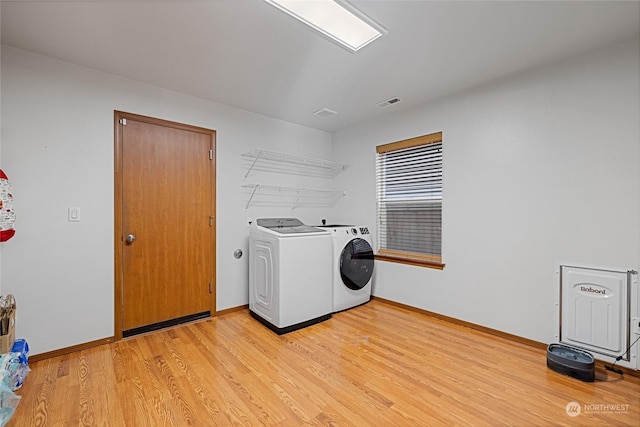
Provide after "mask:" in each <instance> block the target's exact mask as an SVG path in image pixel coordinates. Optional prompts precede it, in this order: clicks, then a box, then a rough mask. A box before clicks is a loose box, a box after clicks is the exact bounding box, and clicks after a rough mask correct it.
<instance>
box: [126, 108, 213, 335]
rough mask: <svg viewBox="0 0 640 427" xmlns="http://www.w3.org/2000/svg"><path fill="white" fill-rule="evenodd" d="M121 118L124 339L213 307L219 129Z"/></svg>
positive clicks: (129, 116) (201, 314)
mask: <svg viewBox="0 0 640 427" xmlns="http://www.w3.org/2000/svg"><path fill="white" fill-rule="evenodd" d="M115 119H116V120H115V135H116V138H115V140H116V174H115V179H116V183H115V184H116V191H115V196H116V201H115V207H116V212H115V216H116V227H115V229H116V230H115V232H116V239H115V240H116V241H115V244H116V272H115V273H116V304H115V306H116V338H121V337H122V336H123V335H124V336H128V335H131V334H134V333H137V332H143V331H146V330H152V329H155V328H157V327H161V326H164V325H168V324H171V323H179V322H180V321H184V320H189V319H196V318H200V317H206V316H209V315H210V314H211V313H215V289H214V269H215V227H214V211H215V205H214V203H215V191H214V189H215V182H214V179H215V173H214V172H215V160H214V159H215V156H214V153H215V131H212V130H208V129H202V128H197V127H192V126H188V125H182V124H178V123H172V122H166V121H162V120H158V119H152V118H149V117H143V116H138V115H134V114H128V113H122V112H118V111H116V112H115Z"/></svg>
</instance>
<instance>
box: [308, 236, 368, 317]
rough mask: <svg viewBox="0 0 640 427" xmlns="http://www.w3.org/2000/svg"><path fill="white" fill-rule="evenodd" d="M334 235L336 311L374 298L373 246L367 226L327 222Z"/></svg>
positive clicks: (334, 305)
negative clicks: (372, 282)
mask: <svg viewBox="0 0 640 427" xmlns="http://www.w3.org/2000/svg"><path fill="white" fill-rule="evenodd" d="M321 228H325V229H328V230H330V231H331V235H332V236H333V262H332V264H333V268H332V270H333V312H334V313H337V312H339V311H343V310H347V309H349V308H353V307H356V306H358V305H362V304H365V303H367V302H369V300H370V299H371V280H372V276H373V265H374V260H373V248H372V247H371V235H370V234H369V229H368V228H367V227H356V226H353V225H323V226H321Z"/></svg>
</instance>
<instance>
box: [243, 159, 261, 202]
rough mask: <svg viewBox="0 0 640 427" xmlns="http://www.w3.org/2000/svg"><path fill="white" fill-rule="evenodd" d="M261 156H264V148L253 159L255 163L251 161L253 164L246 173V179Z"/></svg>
mask: <svg viewBox="0 0 640 427" xmlns="http://www.w3.org/2000/svg"><path fill="white" fill-rule="evenodd" d="M260 156H262V150H260V152H259V153H258V155H257V156H256V158H255V159H254V160H253V163H251V166H249V170H248V171H247V173H245V174H244V179H247V177H248V176H249V174H250V173H251V170H252V169H253V167H254V166H255V165H256V162H257V161H258V160H259V159H260ZM251 197H253V195H251ZM249 201H251V200H249Z"/></svg>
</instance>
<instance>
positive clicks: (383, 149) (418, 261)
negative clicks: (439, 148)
mask: <svg viewBox="0 0 640 427" xmlns="http://www.w3.org/2000/svg"><path fill="white" fill-rule="evenodd" d="M434 143H442V132H436V133H431V134H428V135H422V136H418V137H415V138H409V139H404V140H402V141H397V142H391V143H389V144H383V145H378V146H376V186H377V185H378V184H379V183H378V174H379V172H380V171H379V170H378V169H377V168H378V165H377V161H378V160H377V158H378V156H379V155H380V154H384V153H389V152H392V151H397V150H403V149H406V148H413V147H417V146H421V145H428V144H434ZM377 191H378V190H376V206H378V203H379V199H378V193H377ZM379 215H380V212H379V211H378V208H377V207H376V223H377V224H378V227H377V233H380V227H379V222H380V216H379ZM377 237H378V245H379V242H380V240H379V239H380V236H377ZM375 259H376V260H378V261H388V262H395V263H400V264H407V265H414V266H419V267H426V268H433V269H437V270H443V269H444V267H445V264H444V263H443V262H442V255H429V254H423V253H415V252H409V251H401V250H392V249H385V248H378V249H377V252H376V254H375Z"/></svg>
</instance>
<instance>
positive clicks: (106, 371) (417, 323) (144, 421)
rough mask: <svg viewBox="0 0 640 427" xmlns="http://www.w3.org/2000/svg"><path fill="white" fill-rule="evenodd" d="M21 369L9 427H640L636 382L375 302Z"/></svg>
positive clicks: (178, 331) (192, 329) (228, 320)
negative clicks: (311, 319) (552, 365)
mask: <svg viewBox="0 0 640 427" xmlns="http://www.w3.org/2000/svg"><path fill="white" fill-rule="evenodd" d="M31 369H32V372H31V373H30V374H29V376H28V377H27V380H26V382H25V384H24V385H23V387H22V389H21V390H19V392H18V393H19V394H20V395H22V401H21V403H20V405H19V406H18V408H17V410H16V413H15V415H14V417H13V419H12V420H11V421H10V422H9V424H8V425H9V426H37V425H47V426H62V425H64V426H71V425H96V426H98V425H99V426H135V427H138V426H164V425H169V426H205V425H220V426H225V425H247V426H253V425H280V426H298V425H336V426H350V425H357V426H438V425H446V426H449V425H477V426H483V425H487V426H489V425H490V426H496V425H516V426H540V425H615V426H622V425H634V426H638V425H640V382H639V380H638V378H633V377H628V376H625V378H624V380H623V381H618V382H603V381H597V382H595V383H584V382H581V381H579V380H576V379H572V378H569V377H566V376H562V375H560V374H557V373H555V372H553V371H551V370H549V369H548V368H547V367H546V353H545V351H544V350H542V349H537V348H534V347H530V346H527V345H525V344H520V343H515V342H512V341H509V340H507V339H504V338H498V337H494V336H491V335H487V334H485V333H483V332H478V331H474V330H472V329H469V328H466V327H463V326H459V325H454V324H451V323H447V322H445V321H442V320H438V319H434V318H431V317H427V316H425V315H423V314H419V313H416V312H412V311H408V310H405V309H402V308H399V307H395V306H392V305H389V304H386V303H384V302H380V301H372V302H370V303H369V304H367V305H365V306H362V307H358V308H355V309H352V310H349V311H346V312H342V313H338V314H336V315H334V316H333V318H332V319H330V320H328V321H326V322H323V323H321V324H318V325H314V326H311V327H309V328H306V329H303V330H300V331H296V332H293V333H289V334H287V335H283V336H277V335H276V334H274V333H272V332H271V331H269V330H268V329H266V328H265V327H264V326H262V325H261V324H259V323H257V322H256V321H255V320H254V319H252V318H251V317H250V316H249V314H248V311H247V310H243V311H239V312H235V313H230V314H227V315H224V316H221V317H218V318H214V319H210V320H206V321H200V322H197V323H192V324H188V325H183V326H179V327H175V328H173V329H168V330H164V331H160V332H155V333H152V334H148V335H145V336H138V337H135V338H130V339H127V340H123V341H119V342H116V343H114V344H108V345H103V346H100V347H96V348H93V349H89V350H83V351H80V352H77V353H74V354H71V355H68V356H61V357H55V358H51V359H47V360H43V361H39V362H35V363H33V364H31ZM597 376H598V378H599V379H600V380H605V379H607V374H606V373H605V371H599V372H598V373H597ZM615 377H617V376H615V375H610V377H609V379H614V378H615ZM570 402H577V403H578V404H579V405H580V409H581V413H580V414H579V415H578V416H577V417H570V416H569V415H567V411H566V407H567V405H568V404H569V403H570ZM606 405H609V406H606ZM611 405H614V406H611Z"/></svg>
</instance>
